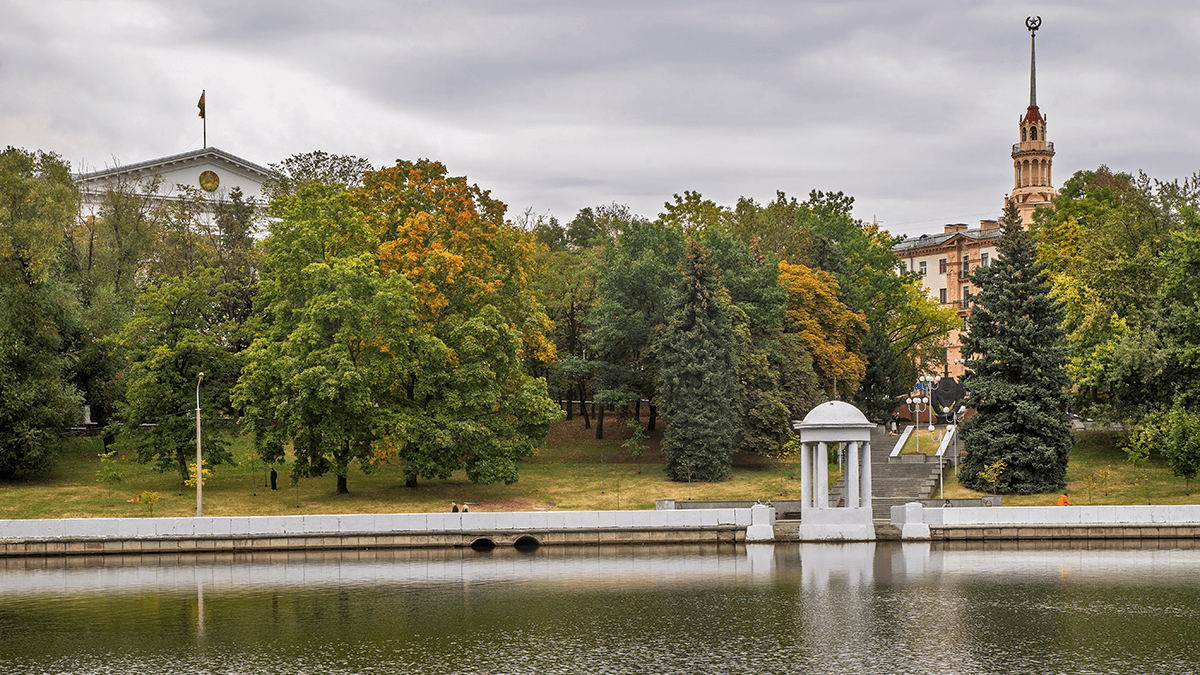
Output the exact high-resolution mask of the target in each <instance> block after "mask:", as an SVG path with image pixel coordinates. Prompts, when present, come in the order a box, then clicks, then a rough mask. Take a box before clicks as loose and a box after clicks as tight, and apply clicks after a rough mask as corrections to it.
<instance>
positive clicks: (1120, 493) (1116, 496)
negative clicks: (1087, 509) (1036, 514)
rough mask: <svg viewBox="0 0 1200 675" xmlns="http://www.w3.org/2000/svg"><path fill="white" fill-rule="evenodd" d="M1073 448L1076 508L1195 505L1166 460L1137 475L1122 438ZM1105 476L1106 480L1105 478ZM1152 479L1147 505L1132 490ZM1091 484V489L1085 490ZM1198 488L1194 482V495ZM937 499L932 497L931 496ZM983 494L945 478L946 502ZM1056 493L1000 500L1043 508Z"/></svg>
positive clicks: (1084, 439)
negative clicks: (1141, 478)
mask: <svg viewBox="0 0 1200 675" xmlns="http://www.w3.org/2000/svg"><path fill="white" fill-rule="evenodd" d="M1074 436H1075V441H1076V442H1075V447H1074V448H1072V449H1071V458H1070V462H1069V463H1068V464H1067V491H1068V494H1067V496H1068V497H1069V498H1070V500H1071V501H1072V502H1073V503H1074V504H1075V505H1077V506H1082V505H1091V504H1146V503H1150V504H1195V503H1197V501H1198V500H1200V496H1197V495H1196V494H1190V495H1189V494H1188V488H1187V485H1186V484H1185V482H1184V480H1183V479H1182V478H1177V477H1175V476H1173V475H1171V469H1170V467H1168V466H1167V462H1166V460H1164V459H1162V457H1160V456H1152V457H1151V458H1150V461H1148V462H1147V463H1146V464H1145V465H1144V466H1143V467H1142V469H1140V470H1139V469H1135V468H1134V466H1133V465H1132V464H1130V463H1129V461H1128V460H1127V459H1126V456H1125V451H1124V450H1122V449H1121V445H1120V444H1121V443H1122V439H1121V435H1120V434H1117V433H1113V432H1108V431H1079V432H1075V434H1074ZM922 449H924V444H922ZM1106 471H1107V472H1108V475H1107V478H1105V476H1104V473H1105V472H1106ZM1142 473H1145V474H1148V475H1149V478H1150V494H1149V500H1147V495H1146V485H1145V483H1144V482H1140V481H1139V482H1140V484H1138V485H1135V484H1134V482H1135V481H1138V476H1139V474H1142ZM1089 480H1090V482H1091V485H1090V486H1089ZM1196 490H1197V484H1196V482H1195V481H1193V482H1192V485H1191V491H1192V492H1193V493H1195V492H1196ZM934 494H935V495H936V494H937V493H936V492H935V493H934ZM981 494H986V493H980V492H975V491H974V490H969V489H967V488H965V487H962V486H961V485H959V483H958V479H957V477H955V476H954V474H953V472H949V471H948V472H947V474H946V498H947V499H949V498H960V497H978V496H979V495H981ZM1059 494H1060V493H1058V492H1056V493H1054V494H1044V495H1004V498H1003V500H1002V503H1003V504H1004V505H1005V506H1046V505H1048V504H1056V503H1058V497H1059Z"/></svg>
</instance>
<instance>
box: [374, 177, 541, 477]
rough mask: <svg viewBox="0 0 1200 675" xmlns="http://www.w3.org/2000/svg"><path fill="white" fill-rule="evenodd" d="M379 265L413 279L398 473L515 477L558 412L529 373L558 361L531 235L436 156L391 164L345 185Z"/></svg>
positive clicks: (401, 388)
mask: <svg viewBox="0 0 1200 675" xmlns="http://www.w3.org/2000/svg"><path fill="white" fill-rule="evenodd" d="M353 198H354V203H355V205H356V206H357V207H358V208H359V209H361V211H362V213H363V214H364V218H365V223H366V225H367V227H368V228H369V231H370V232H371V233H372V234H373V235H374V237H375V238H376V240H377V241H379V242H380V243H379V245H378V257H379V264H380V266H381V268H382V270H383V271H384V272H385V273H388V274H391V275H395V276H402V277H404V278H405V279H407V280H408V282H410V283H411V285H412V288H413V299H414V303H413V311H414V313H415V315H416V320H417V326H418V328H419V331H420V334H421V339H420V340H418V341H417V342H415V343H414V347H413V358H414V361H415V365H414V366H413V367H412V368H411V369H410V370H408V371H407V372H406V373H404V377H403V378H402V379H401V380H400V382H399V383H398V389H399V391H398V396H399V398H400V401H399V403H397V406H398V408H399V409H400V411H401V412H400V413H399V414H400V416H401V417H400V423H401V430H400V433H398V434H397V435H396V436H395V437H394V439H393V443H392V445H391V451H392V452H394V453H395V454H396V455H397V456H398V457H399V458H400V459H402V460H403V461H404V462H405V468H404V477H405V480H406V483H407V484H408V485H409V486H412V487H415V486H416V484H417V480H418V479H419V478H447V477H449V476H450V474H451V473H452V472H454V471H457V470H465V471H466V473H467V477H468V478H469V479H471V480H472V481H474V482H479V483H492V482H504V483H513V482H515V481H516V480H517V478H518V474H517V466H516V462H517V461H518V460H520V459H522V458H524V457H527V456H529V455H531V454H532V453H533V451H534V449H535V448H536V447H537V446H538V445H540V444H541V443H543V442H544V441H545V437H546V434H547V433H548V432H549V428H550V423H551V422H553V421H554V420H555V419H558V417H559V416H560V415H561V411H560V410H559V409H558V407H557V406H556V405H555V404H554V402H553V401H552V400H551V399H550V397H549V395H548V393H547V389H546V381H545V379H543V378H538V377H533V376H531V375H529V374H528V370H530V369H533V368H534V367H535V366H538V367H544V365H545V364H550V363H552V362H554V361H555V359H556V349H555V345H554V343H553V341H551V339H550V331H551V327H550V321H549V319H548V318H547V316H546V313H545V310H544V308H543V307H542V305H541V302H540V301H539V299H538V297H537V294H536V292H535V289H534V287H533V284H532V283H531V280H530V274H531V272H532V270H533V268H534V266H535V260H534V251H535V245H534V241H533V238H532V236H531V235H530V233H528V232H525V231H522V230H520V229H519V228H516V227H514V226H512V225H511V224H509V223H506V222H505V220H504V212H505V206H504V204H503V203H501V202H499V201H498V200H495V199H493V198H492V197H491V196H490V193H489V192H488V191H486V190H482V189H480V188H479V187H478V186H477V185H473V184H470V183H468V182H467V180H466V178H465V177H461V176H459V177H452V176H449V175H448V171H447V170H446V167H445V166H444V165H442V164H441V163H439V162H434V161H430V160H425V159H422V160H417V161H415V162H409V161H398V162H397V163H396V165H395V166H394V167H390V168H387V169H381V170H379V171H373V172H369V173H367V174H365V175H364V177H363V186H362V187H361V188H359V189H357V190H355V191H354V193H353Z"/></svg>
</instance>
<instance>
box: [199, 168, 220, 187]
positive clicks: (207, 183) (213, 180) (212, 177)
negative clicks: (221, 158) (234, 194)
mask: <svg viewBox="0 0 1200 675" xmlns="http://www.w3.org/2000/svg"><path fill="white" fill-rule="evenodd" d="M220 186H221V179H220V178H218V177H217V174H216V172H214V171H205V172H204V173H202V174H200V187H202V188H204V191H205V192H213V191H214V190H216V189H217V188H218V187H220Z"/></svg>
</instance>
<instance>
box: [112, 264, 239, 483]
mask: <svg viewBox="0 0 1200 675" xmlns="http://www.w3.org/2000/svg"><path fill="white" fill-rule="evenodd" d="M219 286H220V279H219V277H218V273H217V272H216V271H215V270H209V269H201V270H198V271H197V272H194V273H189V274H185V275H184V276H181V277H173V278H168V279H166V280H163V281H162V282H161V283H159V284H158V285H157V286H151V287H150V288H148V289H146V290H145V291H144V292H143V293H142V295H141V296H140V297H139V298H138V307H137V312H136V313H135V314H134V316H133V319H132V320H130V321H129V323H127V324H125V326H124V328H123V329H122V330H121V333H120V334H119V335H118V336H116V338H115V341H116V342H117V344H118V345H119V346H120V349H121V351H122V353H123V354H124V356H125V360H126V362H127V364H128V366H127V369H126V373H125V398H124V400H123V401H122V402H120V403H119V404H118V407H117V409H118V412H119V414H120V416H121V418H122V419H123V420H124V422H125V427H126V429H127V430H129V431H128V433H131V434H132V436H133V438H134V439H135V442H136V443H137V447H138V450H137V452H138V461H139V462H153V463H154V464H155V465H156V466H157V467H158V469H159V470H160V471H170V470H175V471H177V472H178V473H179V477H180V481H181V482H182V481H186V480H187V478H188V468H187V463H188V461H195V456H196V420H195V415H194V411H195V408H196V398H195V397H196V385H197V382H198V380H199V374H200V373H202V372H203V373H204V381H203V386H201V387H200V397H201V405H200V407H201V408H202V409H203V410H206V411H208V412H209V414H210V415H211V414H213V413H228V412H229V411H230V404H229V391H230V388H231V387H232V386H233V384H234V382H236V381H237V377H238V370H237V362H236V358H235V356H234V354H233V353H232V352H231V351H230V350H229V349H228V345H229V339H228V338H229V334H230V332H231V331H232V330H233V326H232V325H230V324H229V323H228V322H226V321H224V320H223V317H222V316H221V315H220V312H219V311H217V310H216V308H215V305H214V302H213V299H214V297H216V296H217V295H218V293H219V291H218V288H219ZM204 452H205V456H206V457H207V458H208V465H209V466H216V465H218V464H232V463H233V456H232V455H231V454H230V452H229V448H228V445H227V444H226V443H225V442H224V440H223V439H222V438H221V436H220V435H219V434H213V433H210V434H208V435H207V436H206V437H205V439H204Z"/></svg>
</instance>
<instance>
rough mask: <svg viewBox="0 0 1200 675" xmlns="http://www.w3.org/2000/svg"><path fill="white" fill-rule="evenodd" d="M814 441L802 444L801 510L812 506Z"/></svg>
mask: <svg viewBox="0 0 1200 675" xmlns="http://www.w3.org/2000/svg"><path fill="white" fill-rule="evenodd" d="M812 449H813V444H812V443H801V444H800V512H801V513H803V512H804V511H807V510H808V509H810V508H812V505H813V503H812V494H813V473H812Z"/></svg>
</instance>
